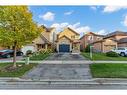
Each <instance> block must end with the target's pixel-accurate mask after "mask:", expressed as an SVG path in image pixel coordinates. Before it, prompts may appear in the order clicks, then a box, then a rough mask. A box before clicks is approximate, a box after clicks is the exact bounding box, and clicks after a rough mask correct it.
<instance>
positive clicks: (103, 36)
mask: <svg viewBox="0 0 127 95" xmlns="http://www.w3.org/2000/svg"><path fill="white" fill-rule="evenodd" d="M89 34H92V35H95V36H99V37H104V35H99V34H96V33H93V32H88V33H87V34H85V35H83V36H82V37H81V38H80V39H82V38H84V37H85V36H86V35H89Z"/></svg>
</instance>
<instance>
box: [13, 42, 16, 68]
mask: <svg viewBox="0 0 127 95" xmlns="http://www.w3.org/2000/svg"><path fill="white" fill-rule="evenodd" d="M16 47H17V42H14V56H13V67H16Z"/></svg>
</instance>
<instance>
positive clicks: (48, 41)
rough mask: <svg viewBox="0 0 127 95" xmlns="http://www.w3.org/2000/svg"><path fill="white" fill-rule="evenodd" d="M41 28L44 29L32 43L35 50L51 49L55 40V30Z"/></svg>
mask: <svg viewBox="0 0 127 95" xmlns="http://www.w3.org/2000/svg"><path fill="white" fill-rule="evenodd" d="M41 27H42V28H43V29H44V31H43V32H41V35H40V36H39V37H38V38H36V39H35V40H34V41H33V42H32V43H33V44H34V45H35V46H36V47H37V50H40V49H52V47H53V46H54V45H55V40H56V33H55V28H46V27H45V26H41ZM54 47H55V46H54Z"/></svg>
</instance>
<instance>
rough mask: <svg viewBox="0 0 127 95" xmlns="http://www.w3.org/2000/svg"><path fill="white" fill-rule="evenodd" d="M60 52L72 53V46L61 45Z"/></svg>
mask: <svg viewBox="0 0 127 95" xmlns="http://www.w3.org/2000/svg"><path fill="white" fill-rule="evenodd" d="M59 52H70V45H68V44H60V45H59Z"/></svg>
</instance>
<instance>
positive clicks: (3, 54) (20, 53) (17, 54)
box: [0, 49, 23, 58]
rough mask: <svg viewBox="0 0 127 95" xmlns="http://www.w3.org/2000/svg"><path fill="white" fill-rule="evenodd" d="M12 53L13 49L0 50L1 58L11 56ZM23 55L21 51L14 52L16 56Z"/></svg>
mask: <svg viewBox="0 0 127 95" xmlns="http://www.w3.org/2000/svg"><path fill="white" fill-rule="evenodd" d="M13 55H14V50H10V49H8V50H1V51H0V57H3V58H10V57H13ZM22 55H23V52H21V51H17V52H16V56H22Z"/></svg>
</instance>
